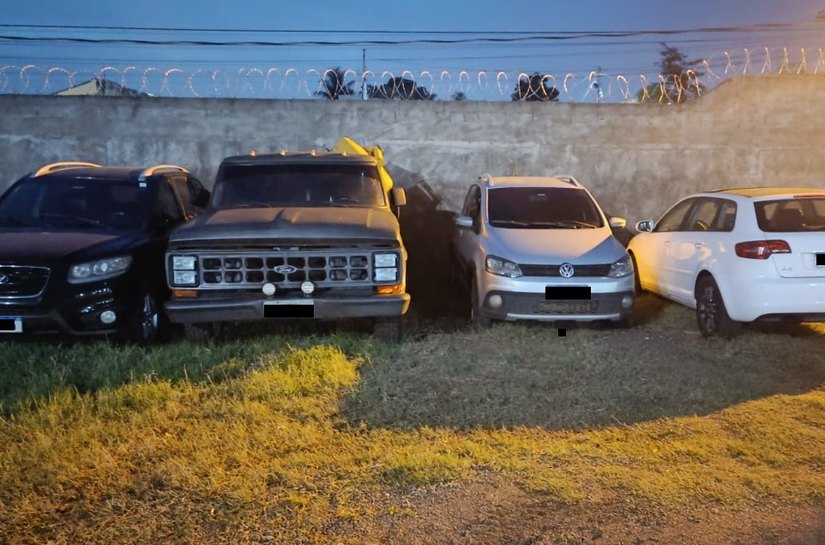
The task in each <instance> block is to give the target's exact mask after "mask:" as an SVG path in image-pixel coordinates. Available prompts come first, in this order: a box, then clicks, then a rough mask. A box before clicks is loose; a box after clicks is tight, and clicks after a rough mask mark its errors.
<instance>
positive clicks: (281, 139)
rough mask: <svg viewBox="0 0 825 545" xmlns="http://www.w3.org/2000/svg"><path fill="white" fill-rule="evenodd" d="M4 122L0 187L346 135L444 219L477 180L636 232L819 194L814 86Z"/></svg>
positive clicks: (243, 104)
mask: <svg viewBox="0 0 825 545" xmlns="http://www.w3.org/2000/svg"><path fill="white" fill-rule="evenodd" d="M0 112H2V113H0V189H5V187H7V186H8V185H9V184H10V183H11V182H12V181H14V180H15V179H17V178H18V177H20V176H22V175H23V174H25V173H27V172H29V171H31V170H33V169H35V168H37V167H38V166H40V165H42V164H44V163H47V162H51V161H57V160H70V159H77V160H88V161H95V162H100V163H103V164H134V165H149V164H154V163H166V162H171V163H178V164H181V165H183V166H186V167H188V168H190V169H191V170H192V171H193V172H195V173H196V174H197V175H198V176H199V177H200V178H201V179H202V180H203V181H204V182H206V183H207V185H210V184H211V179H212V177H213V176H214V173H215V170H216V168H217V165H218V163H219V162H220V160H221V159H222V158H223V157H225V156H227V155H232V154H238V153H246V152H248V151H250V150H252V149H255V150H257V151H259V152H265V151H275V150H280V149H294V148H312V147H315V148H319V149H320V148H323V147H325V146H328V145H330V144H332V142H333V141H334V140H335V139H336V138H337V137H338V136H340V135H349V136H352V137H353V138H355V139H356V140H358V141H361V142H363V143H365V144H370V145H372V144H380V145H381V146H383V147H384V151H385V156H386V158H387V159H388V161H389V163H390V168H391V172H393V173H394V174H395V176H396V179H397V181H398V182H399V185H402V186H406V187H410V186H412V185H414V184H416V183H419V184H420V182H426V184H428V186H429V188H431V190H432V192H433V193H434V195H435V196H436V198H439V199H441V200H442V205H441V208H443V209H444V208H446V209H451V210H456V209H458V208H459V207H460V204H461V202H462V200H463V195H464V193H465V191H466V188H467V187H468V186H469V184H470V183H471V182H472V181H473V180H474V179H475V177H476V176H477V175H479V174H481V173H486V172H489V173H491V174H494V175H495V174H512V173H517V174H525V175H546V174H554V173H555V174H573V175H575V176H576V177H578V178H579V179H580V180H581V181H583V182H584V183H585V184H586V185H587V186H588V187H589V188H590V189H591V191H592V192H593V193H594V194H595V195H596V196H597V198H598V199H599V200H600V202H601V203H602V205H603V207H604V208H605V209H606V210H608V211H609V212H610V213H612V214H616V215H624V216H626V217H627V218H628V219H629V220H630V221H631V222H632V221H635V220H637V219H640V218H643V217H655V216H658V215H659V214H660V213H661V212H662V211H663V209H664V208H665V207H666V206H668V205H669V204H671V203H672V202H673V201H675V200H676V199H677V198H679V197H681V196H683V195H686V194H688V193H690V192H693V191H696V190H700V189H712V188H719V187H732V186H755V185H767V184H782V185H787V184H793V185H800V186H825V153H823V146H825V78H823V77H822V76H775V77H741V78H736V79H733V80H731V81H728V82H725V83H723V84H722V85H720V86H719V87H718V88H717V89H716V90H714V91H713V92H710V93H708V94H706V95H705V96H703V97H702V98H701V99H699V100H697V101H695V102H692V103H689V104H685V105H679V106H661V105H636V104H545V103H511V102H507V103H503V102H500V103H489V102H486V103H481V102H440V101H436V102H407V101H390V102H384V101H369V102H361V101H340V102H330V101H323V100H293V101H279V100H237V99H235V100H229V99H227V100H223V99H175V98H132V97H57V96H0ZM420 187H427V186H425V185H419V188H420Z"/></svg>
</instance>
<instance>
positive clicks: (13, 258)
mask: <svg viewBox="0 0 825 545" xmlns="http://www.w3.org/2000/svg"><path fill="white" fill-rule="evenodd" d="M127 245H128V244H127V242H126V241H125V240H123V237H121V236H119V235H118V234H110V233H93V232H92V233H90V232H83V231H42V230H19V231H17V230H12V231H8V230H7V231H4V232H3V235H2V236H0V264H51V263H54V262H56V261H60V260H63V259H73V258H75V257H77V258H79V259H85V258H90V259H95V258H97V257H98V256H100V255H101V253H103V252H106V253H108V252H116V251H119V250H120V249H122V248H124V247H126V246H127Z"/></svg>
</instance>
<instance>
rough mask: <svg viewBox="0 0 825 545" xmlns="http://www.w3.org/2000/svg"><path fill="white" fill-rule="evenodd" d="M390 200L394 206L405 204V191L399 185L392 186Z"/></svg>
mask: <svg viewBox="0 0 825 545" xmlns="http://www.w3.org/2000/svg"><path fill="white" fill-rule="evenodd" d="M392 201H393V203H395V206H404V205H405V204H407V193H406V192H405V191H404V190H403V189H401V188H400V187H394V188H392Z"/></svg>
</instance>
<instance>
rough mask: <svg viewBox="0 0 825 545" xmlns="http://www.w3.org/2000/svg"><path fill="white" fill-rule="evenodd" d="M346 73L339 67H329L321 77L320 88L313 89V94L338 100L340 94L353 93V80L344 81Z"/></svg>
mask: <svg viewBox="0 0 825 545" xmlns="http://www.w3.org/2000/svg"><path fill="white" fill-rule="evenodd" d="M346 79H347V73H346V72H345V71H344V70H342V69H341V68H340V67H337V66H336V67H335V68H330V69H329V70H327V71H326V72H324V77H323V79H321V88H320V89H319V90H318V91H315V96H320V97H324V98H326V99H328V100H338V98H339V97H341V96H347V95H353V94H355V91H353V85H354V83H355V82H354V81H350V82H345V80H346Z"/></svg>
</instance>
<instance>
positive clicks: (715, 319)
mask: <svg viewBox="0 0 825 545" xmlns="http://www.w3.org/2000/svg"><path fill="white" fill-rule="evenodd" d="M696 324H697V325H698V326H699V331H700V332H701V333H702V336H703V337H712V336H714V335H719V336H721V337H725V338H730V337H733V336H734V335H736V334H737V333H738V332H739V328H740V326H741V324H740V323H739V322H736V321H734V320H732V319H731V317H730V316H728V310H727V309H726V308H725V301H724V300H723V299H722V294H721V293H720V292H719V286H717V285H716V281H714V280H713V277H711V276H703V277H702V278H700V279H699V281H698V282H697V283H696Z"/></svg>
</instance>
